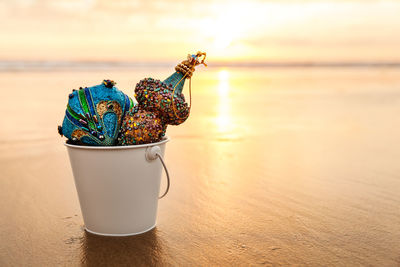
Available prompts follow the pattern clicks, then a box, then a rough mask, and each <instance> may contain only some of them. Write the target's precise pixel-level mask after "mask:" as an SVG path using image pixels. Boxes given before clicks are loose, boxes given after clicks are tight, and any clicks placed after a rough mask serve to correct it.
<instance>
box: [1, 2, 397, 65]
mask: <svg viewBox="0 0 400 267" xmlns="http://www.w3.org/2000/svg"><path fill="white" fill-rule="evenodd" d="M399 47H400V1H378V0H359V1H288V0H284V1H256V0H251V1H250V0H249V1H243V0H242V1H223V0H201V1H185V0H176V1H159V0H156V1H137V0H113V1H110V0H61V1H54V0H47V1H46V0H0V60H123V61H125V60H126V61H135V60H137V61H169V60H176V58H181V57H182V55H185V54H187V53H188V52H195V51H197V50H202V51H206V52H207V53H208V57H209V58H210V59H211V60H213V61H232V62H268V61H396V60H397V61H399V60H400V51H399Z"/></svg>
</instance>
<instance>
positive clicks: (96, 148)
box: [64, 136, 170, 150]
mask: <svg viewBox="0 0 400 267" xmlns="http://www.w3.org/2000/svg"><path fill="white" fill-rule="evenodd" d="M169 140H170V139H169V137H168V136H165V137H163V139H162V140H161V141H160V142H157V143H148V144H141V145H129V146H81V145H72V144H67V142H64V146H66V147H68V148H74V149H87V150H122V149H135V148H144V147H150V146H158V145H162V144H165V143H167V142H168V141H169Z"/></svg>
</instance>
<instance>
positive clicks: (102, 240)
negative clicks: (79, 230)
mask: <svg viewBox="0 0 400 267" xmlns="http://www.w3.org/2000/svg"><path fill="white" fill-rule="evenodd" d="M164 260H165V259H164V255H163V245H162V244H161V241H160V239H159V237H158V234H157V229H153V230H151V231H149V232H147V233H144V234H140V235H136V236H128V237H107V236H98V235H94V234H91V233H88V232H86V231H85V232H84V234H83V239H82V243H81V263H82V265H84V266H116V265H117V266H119V265H126V264H129V265H132V266H157V265H164V264H163V263H164Z"/></svg>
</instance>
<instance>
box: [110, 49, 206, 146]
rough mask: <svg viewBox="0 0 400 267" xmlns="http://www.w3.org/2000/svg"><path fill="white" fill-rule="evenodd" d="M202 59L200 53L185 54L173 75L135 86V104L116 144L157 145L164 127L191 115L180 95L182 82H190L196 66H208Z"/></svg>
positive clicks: (126, 118) (175, 123)
mask: <svg viewBox="0 0 400 267" xmlns="http://www.w3.org/2000/svg"><path fill="white" fill-rule="evenodd" d="M205 58H206V53H202V52H197V53H196V54H194V55H188V57H187V59H186V60H184V61H182V62H181V63H180V64H178V65H177V66H176V67H175V73H173V74H172V75H171V76H169V77H168V78H167V79H165V80H164V81H160V80H156V79H153V78H146V79H143V80H141V81H140V82H139V83H137V84H136V88H135V98H136V100H137V102H138V105H137V106H135V107H134V108H133V109H131V110H129V112H127V114H126V115H125V117H124V119H123V121H122V125H121V130H120V134H119V136H118V139H117V145H136V144H146V143H154V142H158V141H160V140H161V139H162V138H163V136H164V135H165V132H166V129H167V125H169V124H170V125H179V124H181V123H183V122H184V121H185V120H186V119H187V118H188V117H189V113H190V106H189V105H188V104H187V102H186V101H185V97H184V95H183V94H182V90H183V86H184V83H185V80H186V79H189V82H190V81H191V77H192V75H193V72H194V71H195V67H196V66H197V65H200V64H203V65H205V66H207V65H206V64H205V63H204V60H205ZM190 90H191V84H190V83H189V92H190Z"/></svg>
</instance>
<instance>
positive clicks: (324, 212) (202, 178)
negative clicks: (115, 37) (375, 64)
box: [0, 67, 400, 266]
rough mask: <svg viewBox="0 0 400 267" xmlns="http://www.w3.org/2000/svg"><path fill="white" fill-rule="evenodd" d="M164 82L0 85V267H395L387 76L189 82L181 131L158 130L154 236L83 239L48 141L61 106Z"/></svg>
mask: <svg viewBox="0 0 400 267" xmlns="http://www.w3.org/2000/svg"><path fill="white" fill-rule="evenodd" d="M171 69H172V67H171ZM169 73H170V71H169V69H156V70H146V69H142V70H129V71H127V70H126V71H113V72H108V73H106V72H101V71H99V72H66V71H64V72H61V71H60V72H16V73H11V72H8V73H7V72H1V73H0V84H1V94H2V104H1V105H0V114H1V116H0V125H1V127H0V144H1V146H0V170H1V171H0V173H1V179H0V192H1V193H0V203H1V204H0V207H1V210H0V211H1V217H0V265H1V266H27V265H29V266H75V265H80V264H82V265H87V266H100V265H108V266H111V265H117V264H129V265H137V266H140V265H151V266H153V265H160V266H163V265H179V266H189V265H196V266H207V265H219V266H221V265H234V266H235V265H252V266H253V265H307V266H333V265H336V266H343V265H347V266H354V265H375V266H396V265H400V242H399V240H400V190H399V189H400V164H399V163H400V142H399V136H400V116H399V114H400V70H399V69H397V70H396V69H390V68H388V69H379V68H375V69H362V68H360V69H351V68H348V69H323V68H322V69H318V68H315V69H306V70H303V69H300V68H295V69H225V70H220V69H212V68H209V69H201V70H199V71H197V72H196V73H195V76H194V79H193V84H192V85H193V108H192V114H191V117H190V119H189V120H188V121H187V122H186V123H185V124H183V125H181V126H178V127H169V129H168V135H169V136H170V138H171V140H172V141H171V142H170V143H168V145H167V151H166V162H167V165H168V167H169V170H170V173H171V176H172V177H171V179H172V185H171V189H170V192H169V194H168V196H167V197H166V198H165V199H162V200H160V202H159V211H158V224H157V227H156V228H155V229H154V230H153V231H151V232H148V233H146V234H143V235H140V236H134V237H124V238H110V237H99V236H95V235H92V234H88V233H86V232H85V231H84V230H83V220H82V216H81V213H80V208H79V203H78V198H77V194H76V191H75V187H74V182H73V177H72V172H71V168H70V165H69V161H68V155H67V152H66V148H65V147H64V146H63V145H62V143H63V139H62V138H60V137H59V136H58V134H57V130H56V128H57V125H58V124H61V122H62V118H63V114H64V107H65V105H66V102H67V95H68V93H69V92H70V90H71V89H72V88H77V87H79V86H90V85H94V84H98V83H100V82H101V81H102V79H105V78H110V79H114V80H115V81H117V83H118V84H117V86H118V87H119V88H120V89H123V90H124V91H125V92H127V93H128V94H130V95H131V96H132V95H133V86H134V84H135V83H136V82H137V81H138V80H139V79H141V78H143V77H146V76H150V74H151V76H152V77H156V78H157V77H159V78H164V77H166V76H167V75H168V74H169ZM186 92H187V91H186ZM164 185H165V184H163V186H164Z"/></svg>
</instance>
